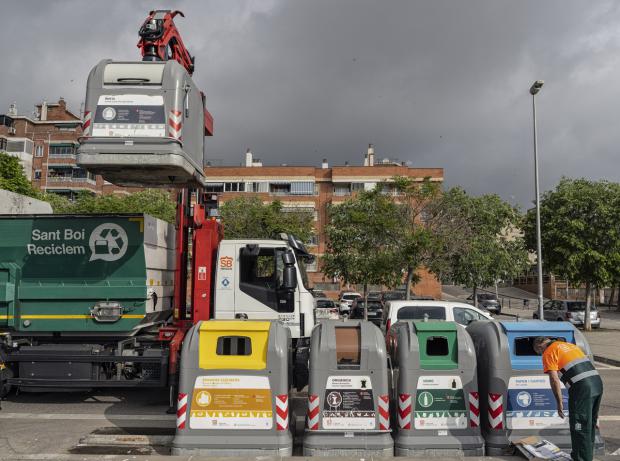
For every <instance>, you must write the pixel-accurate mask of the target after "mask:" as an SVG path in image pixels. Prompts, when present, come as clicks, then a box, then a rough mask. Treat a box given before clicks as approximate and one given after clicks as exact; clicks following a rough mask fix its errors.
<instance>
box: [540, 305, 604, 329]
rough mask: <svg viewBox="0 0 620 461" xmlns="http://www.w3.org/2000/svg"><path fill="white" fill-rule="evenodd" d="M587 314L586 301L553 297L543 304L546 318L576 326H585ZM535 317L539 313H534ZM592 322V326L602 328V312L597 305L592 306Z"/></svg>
mask: <svg viewBox="0 0 620 461" xmlns="http://www.w3.org/2000/svg"><path fill="white" fill-rule="evenodd" d="M585 314H586V302H585V301H570V300H569V301H561V300H558V299H552V300H550V301H547V302H546V303H545V304H543V315H544V317H545V320H551V321H560V322H570V323H572V324H573V325H575V326H583V324H584V320H585ZM533 317H534V318H535V319H537V318H538V313H536V312H535V313H534V316H533ZM590 324H591V325H592V328H600V326H601V314H600V313H599V311H598V310H597V308H596V306H591V307H590Z"/></svg>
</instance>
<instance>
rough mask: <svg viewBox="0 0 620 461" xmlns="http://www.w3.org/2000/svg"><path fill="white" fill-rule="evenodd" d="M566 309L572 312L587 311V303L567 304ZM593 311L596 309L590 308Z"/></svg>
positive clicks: (575, 302)
mask: <svg viewBox="0 0 620 461" xmlns="http://www.w3.org/2000/svg"><path fill="white" fill-rule="evenodd" d="M566 307H567V308H568V310H569V311H570V312H579V311H585V310H586V302H585V301H574V302H570V303H566ZM590 310H591V311H595V310H596V307H594V306H590Z"/></svg>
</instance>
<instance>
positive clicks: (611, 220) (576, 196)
mask: <svg viewBox="0 0 620 461" xmlns="http://www.w3.org/2000/svg"><path fill="white" fill-rule="evenodd" d="M535 213H536V212H535V210H529V211H528V213H527V218H526V226H525V233H526V239H527V244H528V247H529V248H535V245H536V221H535V219H536V214H535ZM540 214H541V216H540V217H541V243H542V254H543V263H544V264H545V265H546V268H547V271H548V272H553V273H555V274H558V275H560V276H562V277H564V278H566V279H567V280H568V281H569V282H571V283H573V284H578V285H582V284H585V287H586V312H585V320H584V323H585V325H584V327H585V329H586V330H590V329H591V324H590V308H591V303H592V290H593V288H602V287H604V286H606V285H607V284H609V283H613V282H617V281H618V280H620V184H618V183H612V182H608V181H589V180H587V179H568V178H563V179H562V180H561V181H560V183H559V184H558V185H557V187H556V188H555V190H553V191H548V192H546V193H545V194H543V197H542V200H541V210H540Z"/></svg>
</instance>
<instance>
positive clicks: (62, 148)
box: [50, 144, 75, 157]
mask: <svg viewBox="0 0 620 461" xmlns="http://www.w3.org/2000/svg"><path fill="white" fill-rule="evenodd" d="M50 157H75V146H74V145H72V144H62V145H56V146H50Z"/></svg>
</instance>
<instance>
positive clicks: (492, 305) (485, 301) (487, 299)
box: [467, 293, 502, 314]
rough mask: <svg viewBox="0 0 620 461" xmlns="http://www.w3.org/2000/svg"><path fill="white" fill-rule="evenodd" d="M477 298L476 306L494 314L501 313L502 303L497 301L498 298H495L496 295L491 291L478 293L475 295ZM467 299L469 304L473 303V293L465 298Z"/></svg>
mask: <svg viewBox="0 0 620 461" xmlns="http://www.w3.org/2000/svg"><path fill="white" fill-rule="evenodd" d="M477 298H478V307H479V308H481V309H485V310H487V311H489V312H493V313H494V314H501V313H502V305H501V304H500V302H499V299H497V296H496V295H495V294H493V293H478V295H477ZM467 301H469V302H470V303H471V304H473V301H474V295H470V296H469V297H468V298H467Z"/></svg>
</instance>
